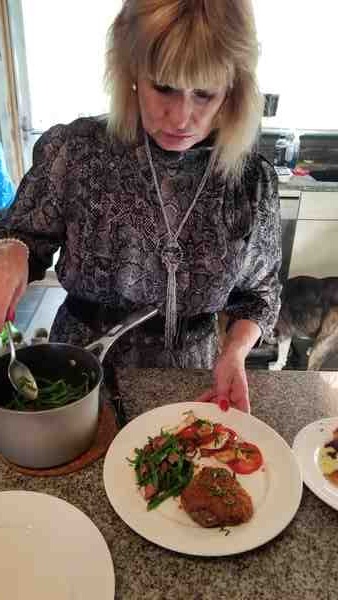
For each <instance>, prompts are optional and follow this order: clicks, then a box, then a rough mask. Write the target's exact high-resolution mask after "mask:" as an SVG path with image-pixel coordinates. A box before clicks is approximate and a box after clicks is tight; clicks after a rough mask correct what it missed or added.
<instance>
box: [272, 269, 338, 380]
mask: <svg viewBox="0 0 338 600" xmlns="http://www.w3.org/2000/svg"><path fill="white" fill-rule="evenodd" d="M294 336H295V337H298V338H308V339H311V340H312V341H313V343H312V347H311V350H310V352H309V359H308V367H307V368H308V370H315V371H318V370H320V369H321V367H322V365H323V364H324V362H325V360H326V359H327V358H328V357H329V356H330V355H332V354H333V353H334V352H336V351H337V350H338V277H325V278H323V279H318V278H316V277H308V276H301V277H293V278H291V279H288V280H287V281H286V283H285V284H284V286H283V290H282V295H281V309H280V313H279V317H278V321H277V324H276V326H275V330H274V338H273V339H271V338H269V339H267V340H266V341H267V342H268V343H272V342H274V343H276V341H277V342H278V358H277V361H276V362H274V363H270V364H269V369H271V370H281V369H282V368H283V367H284V366H285V365H286V361H287V358H288V353H289V349H290V345H291V342H292V338H293V337H294Z"/></svg>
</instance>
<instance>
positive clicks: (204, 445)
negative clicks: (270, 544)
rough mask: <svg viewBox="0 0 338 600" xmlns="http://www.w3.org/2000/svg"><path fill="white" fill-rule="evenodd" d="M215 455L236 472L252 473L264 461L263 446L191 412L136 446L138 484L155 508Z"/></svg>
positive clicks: (148, 505) (150, 508) (172, 495)
mask: <svg viewBox="0 0 338 600" xmlns="http://www.w3.org/2000/svg"><path fill="white" fill-rule="evenodd" d="M210 457H213V458H215V459H216V460H217V461H218V462H221V463H223V464H225V465H226V466H227V467H228V468H229V469H231V471H233V473H234V476H235V474H240V475H250V474H251V473H253V472H254V471H257V470H258V469H259V468H260V467H261V466H262V464H263V457H262V454H261V451H260V450H259V448H258V447H257V446H256V445H255V444H252V443H250V442H246V441H244V440H242V439H240V438H239V436H238V435H237V433H236V432H235V431H234V430H233V429H231V428H230V427H227V426H225V425H223V424H222V423H211V422H210V421H208V420H206V419H199V418H196V417H195V415H194V414H193V412H189V413H187V415H186V418H185V420H184V422H183V424H182V425H181V426H179V427H177V428H175V429H174V430H170V431H165V430H161V433H160V435H159V436H156V437H154V438H151V437H149V438H148V443H147V444H146V445H145V446H144V447H143V448H141V449H139V448H135V458H134V459H133V460H130V459H128V460H129V462H130V464H131V465H132V466H133V467H134V470H135V474H136V479H137V484H138V486H139V488H140V489H141V492H142V494H143V496H144V498H145V500H146V502H147V509H148V510H152V509H153V508H156V507H157V506H159V504H161V503H162V502H163V501H164V500H166V499H167V498H169V497H175V496H179V495H180V494H181V492H182V491H183V489H184V488H185V487H186V486H187V485H188V483H189V482H190V481H191V479H192V477H193V475H194V468H195V464H196V463H197V464H198V462H199V461H200V460H201V459H203V458H210Z"/></svg>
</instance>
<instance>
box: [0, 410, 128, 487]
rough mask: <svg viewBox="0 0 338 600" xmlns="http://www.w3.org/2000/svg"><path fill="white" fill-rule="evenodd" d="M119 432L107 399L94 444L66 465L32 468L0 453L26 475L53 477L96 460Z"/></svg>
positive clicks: (3, 459)
mask: <svg viewBox="0 0 338 600" xmlns="http://www.w3.org/2000/svg"><path fill="white" fill-rule="evenodd" d="M117 432H118V428H117V425H116V419H115V411H114V409H113V407H112V405H111V403H110V402H109V400H107V399H105V400H103V402H102V408H101V411H100V415H99V422H98V428H97V434H96V437H95V439H94V442H93V444H92V445H91V447H90V448H89V450H87V451H86V452H84V453H83V454H81V455H80V456H78V457H77V458H75V459H74V460H73V461H72V462H70V463H67V464H65V465H59V466H57V467H51V468H48V469H30V468H28V467H20V466H19V465H16V464H14V463H12V462H9V461H8V460H7V459H6V458H5V457H4V456H2V455H1V454H0V458H1V460H2V461H3V462H4V463H6V464H7V465H9V466H10V467H13V469H15V470H16V471H18V472H19V473H23V474H24V475H31V476H32V477H53V476H59V475H68V474H69V473H74V472H75V471H80V469H83V468H84V467H87V466H88V465H90V464H92V463H93V462H95V461H96V460H97V459H98V458H100V457H101V456H103V455H104V454H105V453H106V451H107V450H108V448H109V446H110V444H111V442H112V441H113V439H114V437H115V436H116V434H117Z"/></svg>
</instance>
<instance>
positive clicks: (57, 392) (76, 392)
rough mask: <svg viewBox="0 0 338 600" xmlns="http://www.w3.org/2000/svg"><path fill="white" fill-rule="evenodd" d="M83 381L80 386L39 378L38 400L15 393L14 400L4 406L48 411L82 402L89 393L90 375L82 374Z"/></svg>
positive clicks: (62, 380) (61, 380) (63, 381)
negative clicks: (78, 401)
mask: <svg viewBox="0 0 338 600" xmlns="http://www.w3.org/2000/svg"><path fill="white" fill-rule="evenodd" d="M82 378H83V381H82V382H81V383H80V384H79V385H76V386H75V385H72V384H70V383H67V382H66V381H65V380H64V379H59V380H57V381H50V380H49V379H46V378H44V377H40V378H37V385H38V390H39V391H38V396H37V398H36V400H34V401H32V400H27V399H26V398H25V397H24V396H23V395H22V394H20V392H14V393H13V396H12V398H11V399H10V400H9V401H8V402H7V403H6V404H4V405H3V406H4V407H5V408H10V409H12V410H13V409H14V410H40V409H43V410H47V409H49V408H59V407H61V406H65V405H66V404H69V403H71V402H76V400H80V398H83V397H84V396H85V395H86V394H88V392H89V375H88V374H87V373H82Z"/></svg>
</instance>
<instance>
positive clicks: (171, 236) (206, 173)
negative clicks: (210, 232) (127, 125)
mask: <svg viewBox="0 0 338 600" xmlns="http://www.w3.org/2000/svg"><path fill="white" fill-rule="evenodd" d="M144 134H145V147H146V153H147V158H148V162H149V166H150V169H151V173H152V176H153V181H154V185H155V189H156V193H157V197H158V200H159V203H160V205H161V209H162V214H163V218H164V222H165V225H166V228H167V232H168V236H169V239H170V240H175V241H177V240H178V238H179V236H180V234H181V231H182V229H183V227H184V225H185V224H186V222H187V220H188V219H189V217H190V214H191V213H192V211H193V209H194V208H195V205H196V202H197V200H198V198H199V196H200V195H201V193H202V191H203V188H204V186H205V184H206V181H207V179H208V177H209V175H210V172H211V170H212V167H213V166H214V162H215V161H214V156H213V155H211V156H210V160H209V162H208V164H207V167H206V169H205V171H204V174H203V177H202V179H201V181H200V184H199V186H198V188H197V190H196V194H195V196H194V198H193V200H192V203H191V204H190V206H189V208H188V210H187V212H186V213H185V215H184V217H183V219H182V221H181V223H180V225H179V227H178V229H177V231H176V233H173V232H172V231H171V227H170V223H169V219H168V215H167V213H166V210H165V207H164V202H163V198H162V194H161V190H160V186H159V183H158V179H157V175H156V171H155V167H154V163H153V158H152V155H151V150H150V144H149V137H148V134H147V133H146V132H144Z"/></svg>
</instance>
